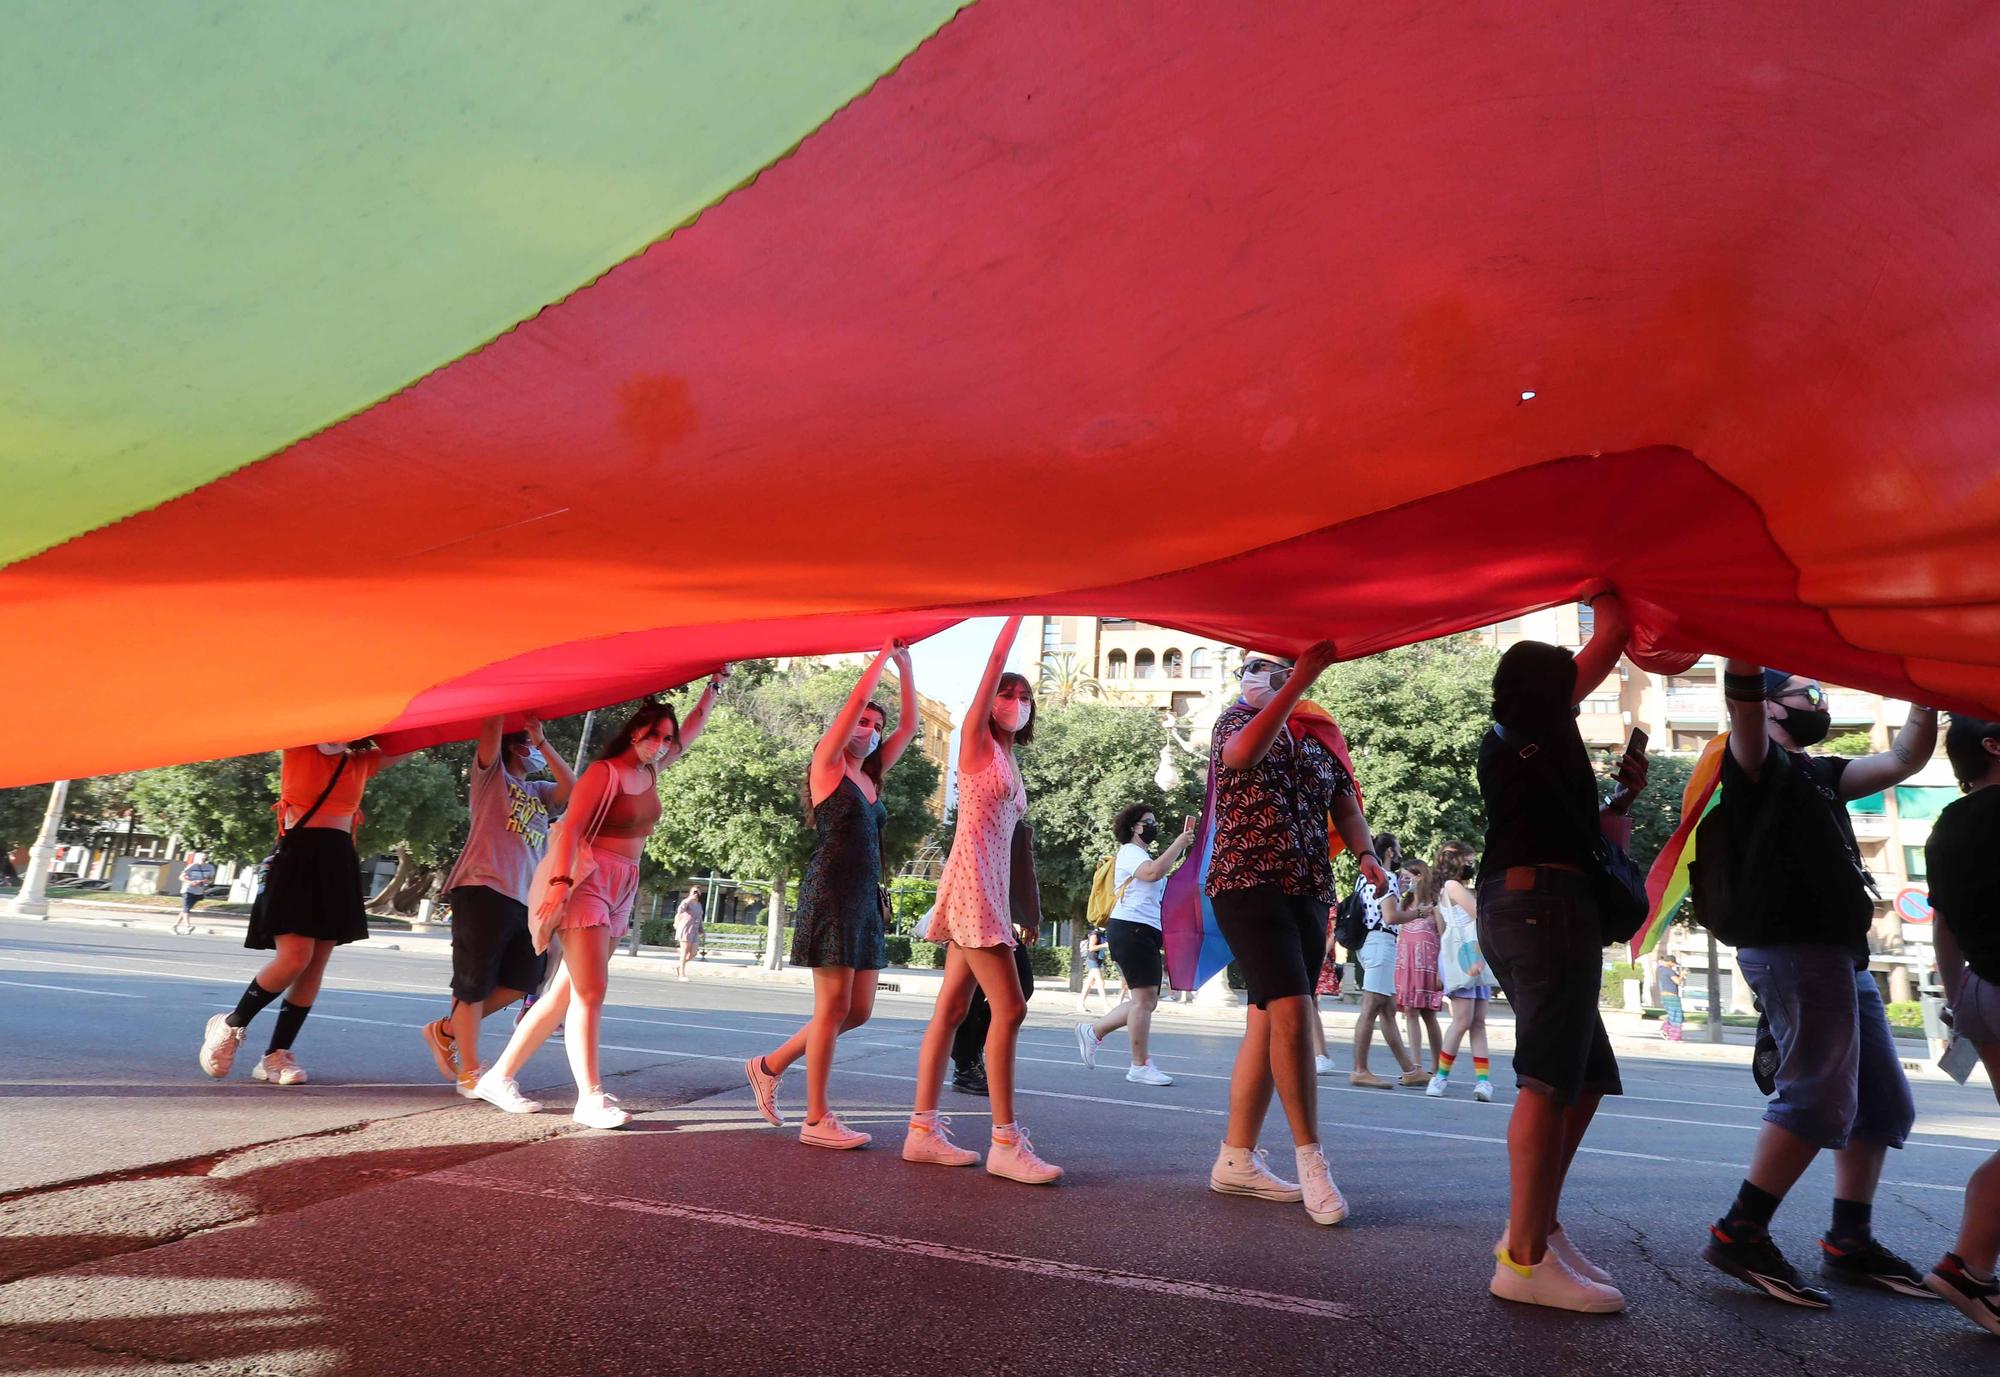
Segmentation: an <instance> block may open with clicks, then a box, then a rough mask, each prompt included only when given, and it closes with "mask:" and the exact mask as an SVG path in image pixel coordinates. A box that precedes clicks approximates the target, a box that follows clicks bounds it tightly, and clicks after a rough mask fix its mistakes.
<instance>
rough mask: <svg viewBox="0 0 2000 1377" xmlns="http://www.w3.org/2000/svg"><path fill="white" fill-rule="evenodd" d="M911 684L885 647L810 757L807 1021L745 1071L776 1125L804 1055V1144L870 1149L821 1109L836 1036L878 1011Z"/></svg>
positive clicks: (804, 912)
mask: <svg viewBox="0 0 2000 1377" xmlns="http://www.w3.org/2000/svg"><path fill="white" fill-rule="evenodd" d="M891 660H893V661H895V664H896V679H897V683H898V686H899V688H900V689H901V691H902V700H903V702H902V712H901V714H900V715H899V716H898V717H897V719H896V729H895V731H893V732H891V733H890V734H889V735H888V736H887V737H886V738H885V737H884V736H883V735H882V733H883V730H884V729H885V728H886V727H887V726H888V725H889V714H888V712H887V711H885V710H884V709H883V707H882V706H881V704H879V703H876V702H874V701H873V700H872V695H873V694H874V692H875V689H876V686H877V685H878V684H880V683H881V682H882V671H883V669H884V668H885V667H886V666H887V665H888V664H889V662H890V661H891ZM917 722H918V718H917V686H916V677H915V675H914V673H913V672H912V670H911V668H910V650H909V647H908V646H906V645H904V644H903V642H902V641H900V640H894V641H891V642H889V644H887V645H885V646H883V647H882V651H881V653H880V654H879V655H877V656H876V657H875V660H874V662H873V663H872V664H870V665H869V666H868V669H867V670H866V672H864V673H863V674H862V676H861V678H860V679H859V680H857V681H856V683H855V685H854V691H853V692H852V693H850V694H848V695H847V701H846V703H844V704H843V705H842V706H841V709H840V712H839V713H838V714H837V715H836V716H835V717H834V719H833V722H832V724H831V725H830V726H828V727H827V729H826V732H825V734H824V735H822V736H821V737H820V739H819V745H818V747H817V748H816V749H815V750H814V751H813V759H812V769H811V771H810V773H809V774H808V776H807V779H806V800H805V802H806V821H807V822H809V823H810V824H812V826H813V829H814V830H815V831H816V832H817V833H818V834H819V842H818V845H817V846H816V847H815V849H814V851H813V854H812V859H811V860H810V861H809V862H807V864H806V873H805V879H804V880H803V881H802V882H801V883H800V885H799V906H798V911H797V912H796V913H795V914H794V915H793V919H792V923H793V927H792V952H791V959H792V964H793V965H794V966H806V967H810V968H811V970H812V973H813V1015H812V1020H811V1021H810V1022H808V1023H807V1024H806V1026H805V1027H803V1028H801V1029H800V1030H799V1031H798V1032H796V1033H794V1034H792V1035H791V1037H789V1038H787V1039H786V1040H785V1042H784V1043H783V1045H781V1046H780V1047H778V1049H777V1050H776V1051H772V1052H766V1053H765V1054H764V1055H763V1056H761V1057H752V1058H750V1060H748V1061H747V1062H745V1063H743V1074H744V1076H745V1077H746V1078H747V1079H748V1080H749V1082H750V1089H751V1092H752V1093H753V1094H754V1095H755V1096H756V1098H757V1112H758V1113H760V1114H762V1115H763V1116H764V1118H765V1119H766V1120H768V1121H769V1122H770V1123H771V1125H772V1126H773V1127H777V1128H782V1127H783V1126H784V1122H785V1119H784V1116H783V1115H782V1114H780V1113H779V1112H778V1104H777V1100H778V1082H779V1081H780V1080H781V1079H782V1078H783V1077H784V1074H785V1071H786V1069H787V1068H789V1067H790V1066H791V1064H792V1063H793V1062H795V1061H797V1060H798V1059H799V1058H800V1057H802V1056H803V1057H804V1058H805V1062H806V1121H805V1124H804V1126H803V1127H801V1128H800V1129H799V1141H800V1142H802V1143H806V1144H809V1145H810V1146H812V1147H823V1148H858V1147H865V1146H866V1145H867V1144H868V1142H869V1141H870V1135H868V1134H866V1133H861V1132H857V1131H856V1130H854V1129H851V1128H849V1127H847V1126H846V1125H845V1124H843V1123H841V1121H840V1118H839V1116H838V1115H836V1114H835V1113H834V1112H833V1111H832V1110H831V1109H829V1108H827V1096H826V1088H827V1078H828V1076H830V1075H831V1074H832V1071H833V1044H834V1039H836V1038H838V1037H839V1036H840V1035H841V1034H842V1033H848V1032H852V1031H853V1030H854V1029H856V1028H859V1027H860V1026H861V1025H862V1024H864V1023H866V1022H867V1021H868V1017H869V1015H870V1014H871V1013H873V1012H874V1009H875V981H876V976H877V973H878V972H879V971H880V970H881V969H882V968H883V967H884V966H886V965H888V964H889V955H888V944H887V931H886V929H885V927H884V926H883V919H882V827H883V824H884V823H885V822H887V821H888V817H889V808H888V805H887V804H885V803H884V802H883V801H882V787H883V778H884V776H886V775H887V774H888V772H889V771H890V770H891V769H892V768H893V767H894V766H895V764H896V762H897V761H898V760H900V759H902V757H903V752H904V751H906V750H908V749H909V745H910V743H911V742H912V741H914V740H915V739H916V735H917Z"/></svg>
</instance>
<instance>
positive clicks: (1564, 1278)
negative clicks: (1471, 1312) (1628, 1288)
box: [1486, 1245, 1625, 1315]
mask: <svg viewBox="0 0 2000 1377" xmlns="http://www.w3.org/2000/svg"><path fill="white" fill-rule="evenodd" d="M1486 1289H1487V1290H1488V1291H1491V1292H1492V1293H1493V1294H1494V1295H1496V1296H1498V1297H1499V1298H1500V1299H1501V1300H1508V1301H1515V1302H1518V1303H1519V1304H1521V1305H1545V1306H1547V1307H1548V1308H1549V1309H1551V1310H1575V1311H1579V1312H1581V1313H1583V1314H1586V1315H1610V1314H1614V1313H1616V1312H1617V1311H1620V1310H1623V1309H1624V1308H1625V1297H1624V1296H1623V1295H1622V1294H1621V1293H1620V1292H1619V1291H1618V1289H1617V1288H1616V1287H1613V1286H1606V1285H1604V1284H1603V1283H1602V1282H1596V1281H1591V1280H1590V1279H1589V1278H1587V1277H1580V1276H1578V1275H1577V1274H1576V1273H1575V1272H1572V1271H1571V1270H1570V1268H1569V1264H1568V1263H1566V1262H1564V1261H1563V1260H1562V1258H1561V1257H1560V1256H1558V1255H1557V1253H1556V1251H1555V1250H1554V1249H1553V1248H1551V1249H1550V1250H1549V1251H1548V1252H1546V1253H1543V1254H1542V1260H1541V1261H1540V1262H1538V1263H1536V1264H1535V1265H1534V1266H1532V1267H1523V1266H1521V1265H1520V1264H1518V1263H1516V1262H1515V1261H1513V1259H1512V1258H1510V1257H1509V1256H1508V1254H1507V1249H1506V1247H1505V1246H1504V1245H1503V1246H1502V1247H1500V1248H1498V1249H1496V1250H1495V1254H1494V1259H1493V1280H1492V1281H1491V1282H1490V1283H1488V1285H1487V1287H1486Z"/></svg>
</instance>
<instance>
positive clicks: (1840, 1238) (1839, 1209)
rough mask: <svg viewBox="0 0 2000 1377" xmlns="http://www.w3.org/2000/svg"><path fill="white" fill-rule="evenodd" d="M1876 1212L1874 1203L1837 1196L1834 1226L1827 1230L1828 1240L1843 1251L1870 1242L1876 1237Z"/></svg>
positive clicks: (1834, 1208) (1834, 1203)
mask: <svg viewBox="0 0 2000 1377" xmlns="http://www.w3.org/2000/svg"><path fill="white" fill-rule="evenodd" d="M1874 1213H1875V1206H1874V1205H1873V1204H1869V1203H1866V1202H1863V1201H1860V1200H1842V1199H1840V1198H1839V1197H1838V1196H1836V1197H1835V1198H1834V1202H1833V1227H1832V1228H1831V1229H1828V1230H1827V1231H1826V1241H1827V1242H1828V1243H1831V1244H1832V1245H1833V1246H1834V1247H1836V1248H1839V1249H1841V1250H1842V1251H1843V1252H1844V1251H1846V1250H1847V1249H1849V1248H1857V1247H1859V1246H1861V1245H1862V1244H1864V1243H1866V1242H1868V1240H1869V1239H1871V1238H1873V1237H1875V1230H1874V1227H1873V1215H1874Z"/></svg>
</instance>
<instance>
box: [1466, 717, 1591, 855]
mask: <svg viewBox="0 0 2000 1377" xmlns="http://www.w3.org/2000/svg"><path fill="white" fill-rule="evenodd" d="M1493 734H1494V735H1495V736H1497V737H1499V738H1500V739H1501V740H1502V741H1504V742H1506V743H1507V744H1508V745H1509V746H1512V745H1515V744H1516V743H1517V742H1519V741H1520V740H1521V738H1520V737H1517V736H1515V735H1514V734H1513V733H1511V732H1509V731H1508V730H1507V729H1506V728H1505V727H1503V726H1501V725H1500V724H1499V723H1498V722H1495V723H1494V724H1493ZM1520 755H1521V759H1523V760H1532V761H1533V762H1535V764H1534V768H1535V769H1536V770H1537V771H1539V772H1540V774H1541V776H1542V778H1543V779H1545V780H1547V781H1548V783H1549V787H1550V788H1551V789H1553V790H1554V791H1555V794H1556V797H1558V798H1560V799H1561V800H1562V803H1563V808H1564V810H1565V811H1566V812H1568V814H1569V816H1570V821H1571V822H1574V823H1576V824H1578V825H1579V826H1580V827H1582V828H1583V833H1584V839H1585V841H1586V843H1587V846H1588V850H1589V851H1590V853H1591V854H1593V855H1595V854H1596V850H1597V846H1598V844H1599V843H1600V842H1601V841H1603V840H1604V832H1603V829H1602V828H1600V827H1599V826H1598V824H1597V820H1596V819H1595V818H1587V817H1585V816H1584V813H1583V810H1582V809H1581V808H1579V807H1577V806H1576V800H1575V799H1574V798H1572V797H1571V796H1570V792H1569V790H1567V789H1565V788H1563V786H1562V781H1561V780H1560V779H1558V778H1556V772H1555V771H1554V770H1553V769H1552V768H1550V765H1549V762H1548V761H1547V760H1545V759H1543V757H1542V748H1541V744H1540V743H1539V742H1535V741H1530V742H1528V743H1527V744H1526V745H1524V746H1521V747H1520ZM1596 790H1597V784H1596V776H1595V775H1594V774H1593V775H1592V776H1591V792H1592V793H1595V792H1596Z"/></svg>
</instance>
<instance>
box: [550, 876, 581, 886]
mask: <svg viewBox="0 0 2000 1377" xmlns="http://www.w3.org/2000/svg"><path fill="white" fill-rule="evenodd" d="M549 883H550V884H552V885H570V886H574V885H575V884H576V881H575V880H574V879H572V878H570V877H569V876H568V875H551V876H549Z"/></svg>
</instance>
